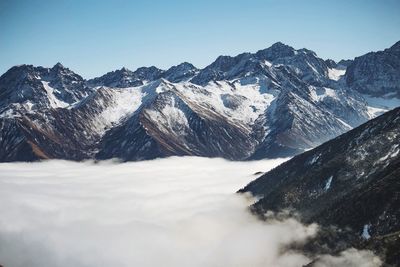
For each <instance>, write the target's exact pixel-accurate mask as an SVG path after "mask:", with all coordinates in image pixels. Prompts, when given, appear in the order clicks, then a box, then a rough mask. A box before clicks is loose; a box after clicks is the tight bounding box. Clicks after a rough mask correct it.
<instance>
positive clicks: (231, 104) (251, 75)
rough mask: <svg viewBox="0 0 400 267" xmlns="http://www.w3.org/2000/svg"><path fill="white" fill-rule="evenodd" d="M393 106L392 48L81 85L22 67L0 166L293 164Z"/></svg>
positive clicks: (278, 57) (10, 85) (4, 116)
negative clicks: (161, 160)
mask: <svg viewBox="0 0 400 267" xmlns="http://www.w3.org/2000/svg"><path fill="white" fill-rule="evenodd" d="M396 106H400V42H397V43H396V44H394V45H393V46H392V47H390V48H387V49H385V50H383V51H379V52H371V53H368V54H366V55H363V56H360V57H357V58H355V59H354V60H342V61H340V62H335V61H333V60H324V59H321V58H319V57H318V56H317V55H316V54H315V53H314V52H313V51H310V50H308V49H298V50H296V49H294V48H292V47H290V46H288V45H285V44H282V43H275V44H274V45H272V46H271V47H269V48H267V49H264V50H260V51H258V52H256V53H243V54H240V55H237V56H235V57H231V56H220V57H218V58H217V59H216V60H215V61H214V62H213V63H211V64H210V65H208V66H207V67H205V68H204V69H197V68H196V67H194V66H193V65H192V64H190V63H182V64H180V65H177V66H173V67H171V68H170V69H168V70H160V69H158V68H156V67H142V68H139V69H137V70H136V71H130V70H128V69H126V68H122V69H120V70H116V71H112V72H109V73H107V74H105V75H103V76H101V77H97V78H94V79H90V80H85V79H84V78H82V77H81V76H79V75H78V74H76V73H74V72H73V71H71V70H70V69H68V68H66V67H64V66H63V65H61V64H60V63H57V64H56V65H55V66H54V67H52V68H44V67H35V66H32V65H21V66H15V67H12V68H11V69H10V70H8V71H7V72H6V73H4V74H3V75H2V76H1V77H0V161H2V162H5V161H34V160H38V159H55V158H57V159H68V160H83V159H110V158H118V159H120V160H123V161H135V160H145V159H153V158H157V157H166V156H171V155H178V156H181V155H192V156H206V157H223V158H226V159H231V160H249V159H261V158H275V157H285V156H293V155H296V154H299V153H301V152H304V151H306V150H309V149H311V148H313V147H316V146H318V145H319V144H321V143H323V142H325V141H328V140H330V139H332V138H334V137H336V136H338V135H340V134H342V133H344V132H347V131H349V130H351V129H352V128H354V127H357V126H359V125H360V124H362V123H364V122H366V121H368V120H370V119H373V118H375V117H376V116H378V115H380V114H382V113H384V112H386V111H388V110H390V109H393V108H394V107H396ZM316 216H317V215H316Z"/></svg>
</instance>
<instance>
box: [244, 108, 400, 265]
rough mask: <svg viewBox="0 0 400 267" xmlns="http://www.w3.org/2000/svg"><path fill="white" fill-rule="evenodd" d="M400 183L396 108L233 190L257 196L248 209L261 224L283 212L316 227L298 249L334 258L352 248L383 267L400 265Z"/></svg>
mask: <svg viewBox="0 0 400 267" xmlns="http://www.w3.org/2000/svg"><path fill="white" fill-rule="evenodd" d="M399 178H400V108H396V109H394V110H392V111H389V112H387V113H385V114H383V115H381V116H379V117H377V118H375V119H373V120H370V121H368V122H367V123H365V124H363V125H361V126H359V127H357V128H355V129H353V130H351V131H349V132H347V133H345V134H343V135H340V136H339V137H337V138H335V139H333V140H330V141H328V142H326V143H324V144H322V145H320V146H318V147H316V148H315V149H313V150H311V151H307V152H305V153H303V154H300V155H298V156H295V157H294V158H292V159H291V160H289V161H287V162H285V163H283V164H282V165H280V166H278V167H276V168H275V169H273V170H271V171H270V172H268V173H266V174H264V175H262V176H261V177H259V178H258V179H256V180H255V181H253V182H251V183H250V184H248V185H247V186H246V187H245V188H243V189H241V190H240V191H239V192H241V193H244V192H251V193H252V194H253V195H255V196H257V199H258V201H257V202H256V203H255V204H253V205H252V207H251V209H252V211H253V212H254V213H255V214H257V215H259V216H260V217H262V218H266V216H267V215H268V213H267V211H275V212H277V211H281V210H288V211H290V213H292V214H295V213H296V214H299V217H300V219H301V220H302V221H303V222H304V223H307V224H308V223H313V222H317V223H318V224H319V225H321V230H320V232H319V234H318V236H317V237H316V238H315V239H314V240H312V241H311V242H308V244H306V247H305V248H302V249H305V250H306V251H308V252H309V253H316V254H326V253H328V254H333V255H336V254H338V253H339V252H341V251H343V250H345V249H348V248H351V247H356V248H358V249H370V250H373V251H374V252H375V253H377V254H378V255H379V256H380V257H381V259H382V260H383V262H384V266H400V250H399V247H400V179H399ZM266 214H267V215H266ZM310 266H314V265H312V264H311V265H310ZM315 266H320V265H318V264H316V265H315Z"/></svg>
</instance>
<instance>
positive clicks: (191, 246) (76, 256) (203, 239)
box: [0, 157, 379, 267]
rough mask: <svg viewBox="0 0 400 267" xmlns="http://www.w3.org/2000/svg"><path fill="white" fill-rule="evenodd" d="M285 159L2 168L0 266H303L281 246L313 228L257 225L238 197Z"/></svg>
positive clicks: (291, 223)
mask: <svg viewBox="0 0 400 267" xmlns="http://www.w3.org/2000/svg"><path fill="white" fill-rule="evenodd" d="M282 161H283V160H269V161H257V162H229V161H225V160H222V159H207V158H195V157H185V158H177V157H174V158H168V159H161V160H154V161H145V162H134V163H124V164H115V163H111V162H103V163H101V164H93V163H88V162H87V163H76V162H67V161H49V162H42V163H10V164H8V163H7V164H0V264H2V265H4V266H5V267H20V266H21V267H22V266H30V267H39V266H40V267H64V266H65V267H67V266H68V267H70V266H74V267H94V266H95V267H103V266H104V267H105V266H107V267H109V266H118V267H125V266H130V267H131V266H141V267H146V266H163V267H169V266H178V267H179V266H185V267H186V266H190V267H197V266H207V267H208V266H211V267H214V266H240V267H243V266H254V267H258V266H264V267H265V266H267V267H268V266H274V267H292V266H293V267H294V266H296V267H297V266H302V265H303V264H307V263H308V262H310V259H308V258H307V257H305V256H303V255H301V254H295V253H293V252H283V250H282V248H283V247H284V246H285V245H288V244H291V243H293V242H305V241H306V240H307V238H309V237H311V236H313V235H314V234H315V233H316V231H317V227H316V226H315V225H311V226H304V225H301V224H300V223H299V222H297V221H296V220H294V219H289V220H285V221H271V222H269V223H265V222H261V221H259V220H257V219H256V218H255V217H254V216H252V215H251V214H249V213H248V211H247V209H246V208H247V206H248V205H249V204H250V200H249V199H245V198H244V197H242V196H238V195H236V194H234V192H235V191H236V190H238V189H239V188H241V187H243V186H244V185H246V184H247V183H248V182H250V181H251V180H253V179H255V178H256V177H255V176H254V175H253V173H254V172H256V171H267V170H269V169H271V168H272V167H274V166H276V165H277V164H278V163H280V162H282ZM360 253H362V252H359V251H356V250H354V251H347V252H346V253H345V254H344V257H346V259H344V260H348V258H352V257H353V256H354V257H358V258H357V259H355V260H356V261H355V262H356V263H357V264H360V262H361V263H362V261H363V260H364V259H365V258H366V257H362V255H363V254H360ZM360 255H361V256H360ZM368 255H370V254H368ZM342 256H343V255H342ZM342 256H340V257H331V256H328V255H326V256H321V259H320V261H319V262H318V264H320V265H318V266H333V265H330V264H332V263H335V262H338V263H342V262H343V261H341V260H343V259H342V258H343V257H342ZM370 256H371V257H372V258H373V259H374V260H376V261H375V265H354V266H365V267H372V266H379V260H377V259H376V257H374V256H373V255H372V254H371V255H370ZM346 262H349V261H346ZM372 262H373V261H372ZM368 263H371V261H370V258H367V262H366V263H365V264H368ZM363 264H364V263H363Z"/></svg>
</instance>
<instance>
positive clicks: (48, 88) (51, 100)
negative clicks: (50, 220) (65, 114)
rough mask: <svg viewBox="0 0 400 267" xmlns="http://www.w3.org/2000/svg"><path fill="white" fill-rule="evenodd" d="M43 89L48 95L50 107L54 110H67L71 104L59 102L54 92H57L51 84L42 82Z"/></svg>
mask: <svg viewBox="0 0 400 267" xmlns="http://www.w3.org/2000/svg"><path fill="white" fill-rule="evenodd" d="M42 84H43V88H44V90H45V91H46V93H47V99H48V100H49V103H50V107H52V108H65V107H67V106H68V105H69V104H68V103H65V102H64V101H61V100H59V99H58V98H57V97H56V96H55V95H54V91H57V90H56V89H54V88H53V87H51V86H50V85H49V82H45V81H42Z"/></svg>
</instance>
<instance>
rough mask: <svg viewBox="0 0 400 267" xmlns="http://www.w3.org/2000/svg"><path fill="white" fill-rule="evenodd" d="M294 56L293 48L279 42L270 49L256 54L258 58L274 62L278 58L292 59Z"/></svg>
mask: <svg viewBox="0 0 400 267" xmlns="http://www.w3.org/2000/svg"><path fill="white" fill-rule="evenodd" d="M295 54H296V50H295V49H294V48H293V47H291V46H289V45H286V44H284V43H281V42H277V43H274V44H273V45H271V46H270V47H268V48H266V49H263V50H259V51H257V52H256V56H257V57H258V58H260V59H265V60H268V61H274V60H276V59H278V58H284V57H292V56H294V55H295Z"/></svg>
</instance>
